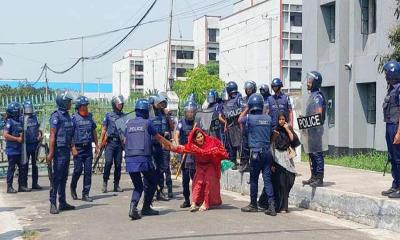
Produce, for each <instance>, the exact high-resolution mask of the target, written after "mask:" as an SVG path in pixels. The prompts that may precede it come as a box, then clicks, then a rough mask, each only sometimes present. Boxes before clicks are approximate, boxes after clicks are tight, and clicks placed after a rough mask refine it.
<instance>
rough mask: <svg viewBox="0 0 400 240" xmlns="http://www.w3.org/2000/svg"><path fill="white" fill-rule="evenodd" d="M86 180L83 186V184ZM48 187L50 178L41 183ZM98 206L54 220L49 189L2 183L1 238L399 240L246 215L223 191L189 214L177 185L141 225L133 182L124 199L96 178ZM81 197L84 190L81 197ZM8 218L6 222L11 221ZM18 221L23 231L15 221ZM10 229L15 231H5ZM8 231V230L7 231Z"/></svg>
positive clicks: (312, 215)
mask: <svg viewBox="0 0 400 240" xmlns="http://www.w3.org/2000/svg"><path fill="white" fill-rule="evenodd" d="M81 181H82V179H81V180H80V182H79V185H81ZM40 182H41V184H42V185H44V186H46V185H48V184H47V181H46V178H45V177H41V178H40ZM93 183H94V187H93V188H92V196H93V197H94V199H95V201H94V202H93V203H85V202H82V201H80V200H78V201H73V200H71V199H70V196H69V191H68V199H69V202H70V203H71V204H74V205H76V206H77V210H75V211H70V212H62V213H61V214H59V215H50V214H49V213H48V212H49V203H48V200H47V199H48V188H46V190H43V191H38V192H32V193H18V194H16V195H9V194H5V193H4V192H5V179H1V180H0V218H2V219H4V220H5V219H8V220H7V221H9V222H8V223H7V222H4V220H3V221H2V220H1V219H0V239H12V238H13V237H16V236H18V235H20V234H21V233H22V230H20V229H24V230H25V231H26V230H28V231H31V232H34V233H37V235H38V239H57V240H61V239H148V240H156V239H160V240H161V239H230V240H231V239H240V240H243V239H340V240H344V239H351V240H357V239H360V240H368V239H396V238H397V239H399V235H396V234H394V233H392V232H388V231H385V230H376V229H371V228H370V227H367V226H363V225H358V224H354V223H351V222H348V221H345V220H340V219H336V218H335V217H332V216H328V215H324V214H320V213H316V212H312V211H308V210H303V209H296V208H292V209H291V211H292V212H291V213H289V214H280V215H278V216H277V217H269V216H266V215H264V213H241V212H240V207H242V206H245V205H246V204H247V201H248V197H247V196H240V195H239V194H234V193H230V192H224V194H223V201H224V205H223V206H222V207H221V208H220V209H214V210H210V211H208V212H203V213H202V212H197V213H190V212H188V211H187V210H182V209H180V208H179V204H180V203H181V202H182V195H181V191H180V188H179V187H178V185H179V184H180V183H178V182H176V183H175V184H176V186H177V187H176V188H174V190H175V192H176V193H177V194H176V195H177V196H176V198H175V200H172V201H169V202H156V203H155V204H154V207H155V208H156V209H157V210H160V211H161V215H160V216H154V217H144V218H143V219H141V220H139V221H131V220H130V219H129V218H128V208H129V206H128V205H129V201H130V194H131V188H130V187H131V183H130V181H129V179H128V176H127V175H123V178H122V184H121V185H122V187H125V192H123V193H121V194H118V195H117V194H114V193H107V194H100V184H101V177H100V176H95V177H94V179H93ZM79 192H80V189H79V191H78V193H79ZM6 217H7V218H6ZM13 218H14V219H18V223H19V225H20V227H21V228H19V229H18V227H15V226H14V225H13V223H11V222H10V219H13ZM7 224H11V226H12V227H11V228H10V227H8V228H6V227H5V226H6V225H7ZM2 226H3V227H2Z"/></svg>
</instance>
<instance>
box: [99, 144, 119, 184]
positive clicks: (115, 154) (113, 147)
mask: <svg viewBox="0 0 400 240" xmlns="http://www.w3.org/2000/svg"><path fill="white" fill-rule="evenodd" d="M105 158H106V163H105V166H104V174H103V180H104V182H107V181H108V179H109V178H110V172H111V167H112V165H113V163H114V165H115V167H114V186H119V180H120V179H121V164H122V146H121V141H114V140H110V141H108V143H107V146H106V152H105Z"/></svg>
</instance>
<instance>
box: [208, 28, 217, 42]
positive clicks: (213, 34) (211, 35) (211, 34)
mask: <svg viewBox="0 0 400 240" xmlns="http://www.w3.org/2000/svg"><path fill="white" fill-rule="evenodd" d="M217 30H218V29H208V41H209V42H217Z"/></svg>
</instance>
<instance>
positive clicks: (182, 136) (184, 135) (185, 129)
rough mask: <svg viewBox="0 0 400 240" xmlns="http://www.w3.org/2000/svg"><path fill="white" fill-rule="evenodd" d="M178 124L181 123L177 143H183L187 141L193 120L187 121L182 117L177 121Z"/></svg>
mask: <svg viewBox="0 0 400 240" xmlns="http://www.w3.org/2000/svg"><path fill="white" fill-rule="evenodd" d="M179 124H181V126H182V127H181V130H180V132H179V144H182V145H183V144H186V143H187V142H188V137H189V133H190V131H192V129H193V124H194V121H191V123H189V121H187V120H186V119H184V118H183V119H181V120H180V121H179Z"/></svg>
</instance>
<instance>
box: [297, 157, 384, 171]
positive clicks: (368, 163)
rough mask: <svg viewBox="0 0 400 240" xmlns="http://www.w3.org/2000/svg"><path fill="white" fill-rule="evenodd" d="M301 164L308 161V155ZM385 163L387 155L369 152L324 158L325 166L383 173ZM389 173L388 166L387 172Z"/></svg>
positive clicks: (302, 158)
mask: <svg viewBox="0 0 400 240" xmlns="http://www.w3.org/2000/svg"><path fill="white" fill-rule="evenodd" d="M301 160H302V161H303V162H307V161H308V155H306V154H303V155H302V157H301ZM386 161H387V153H382V152H370V153H365V154H355V155H353V156H325V164H328V165H336V166H342V167H349V168H357V169H364V170H370V171H375V172H383V169H384V168H385V165H386ZM386 172H389V173H390V164H389V165H388V168H387V171H386Z"/></svg>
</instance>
